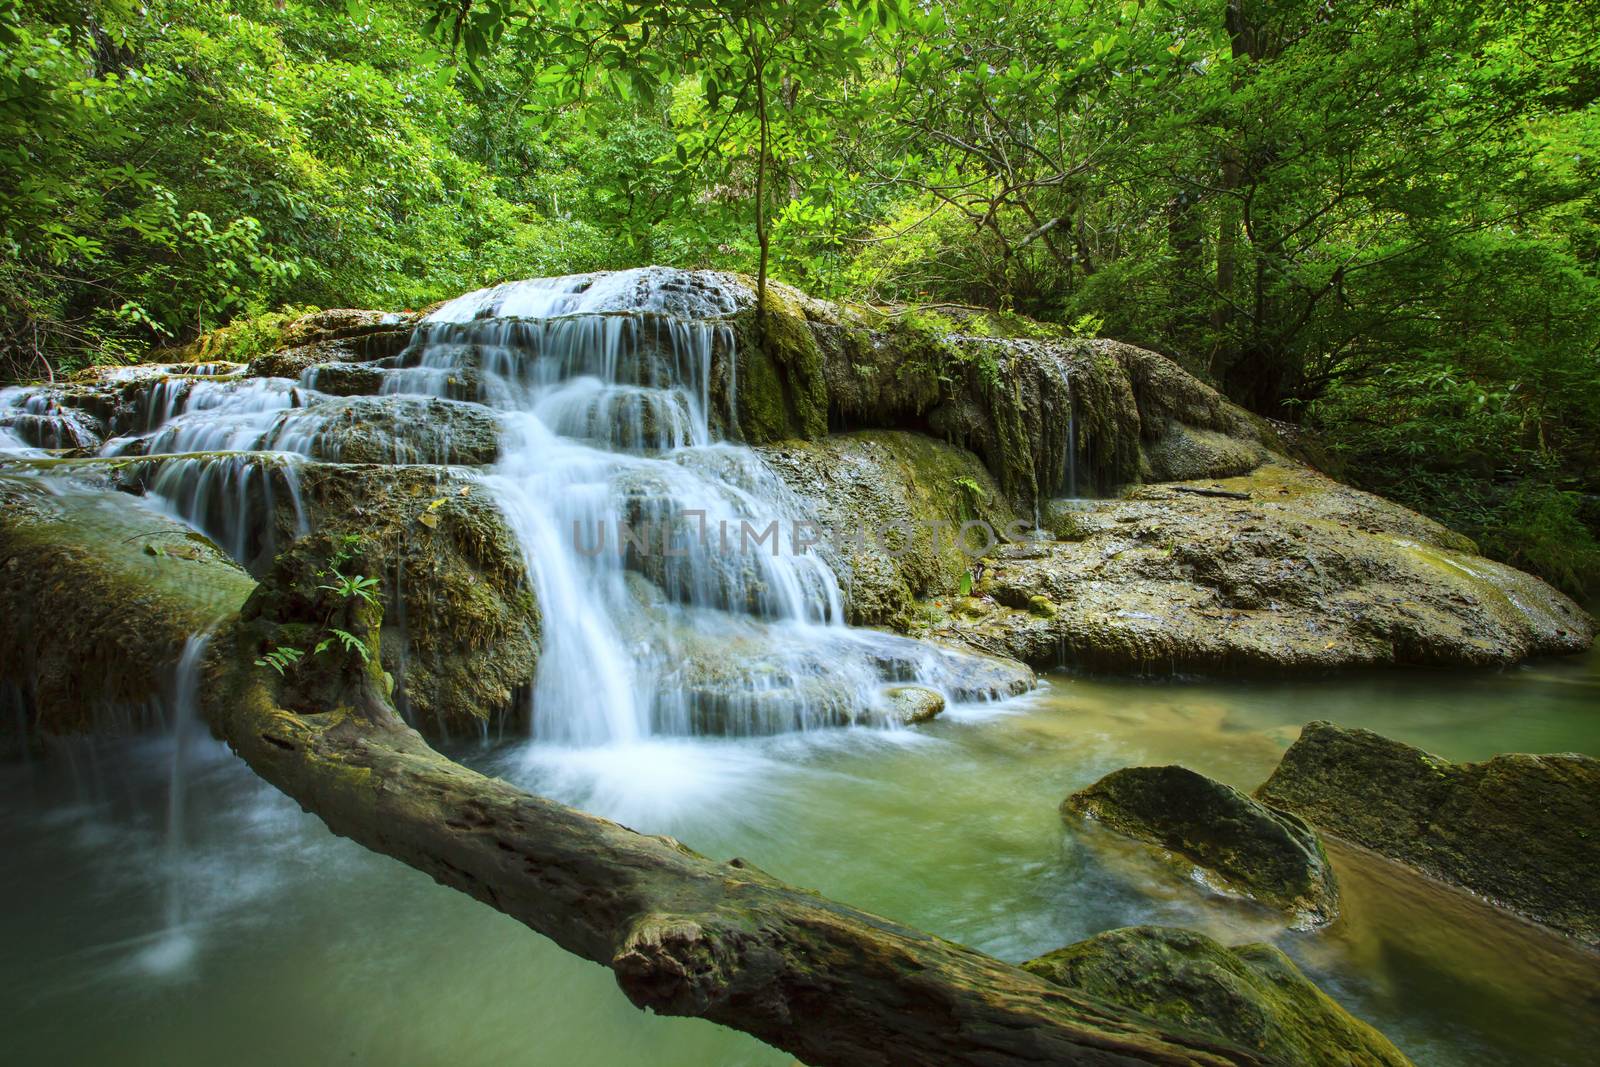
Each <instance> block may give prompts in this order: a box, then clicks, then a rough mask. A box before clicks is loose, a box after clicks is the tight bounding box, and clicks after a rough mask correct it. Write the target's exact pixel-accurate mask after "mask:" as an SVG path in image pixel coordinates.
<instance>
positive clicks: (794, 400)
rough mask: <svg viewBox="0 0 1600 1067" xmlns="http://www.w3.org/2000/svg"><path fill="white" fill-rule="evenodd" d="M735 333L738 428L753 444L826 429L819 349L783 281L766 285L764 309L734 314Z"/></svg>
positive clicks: (824, 385)
mask: <svg viewBox="0 0 1600 1067" xmlns="http://www.w3.org/2000/svg"><path fill="white" fill-rule="evenodd" d="M735 332H736V334H737V336H738V338H739V356H738V366H739V372H738V389H737V395H738V416H739V429H740V432H741V433H742V435H743V437H744V439H745V440H746V441H748V442H750V443H751V444H765V443H767V442H770V441H779V440H782V439H784V438H786V437H802V438H807V439H813V440H814V439H816V438H818V437H821V436H823V435H824V434H826V433H827V432H828V384H827V380H826V378H825V376H824V368H823V353H822V349H821V347H820V346H819V345H818V343H817V338H816V336H815V334H814V333H813V332H812V329H811V325H810V323H809V322H808V320H807V318H806V314H805V310H804V309H803V308H802V307H801V306H800V305H799V303H797V302H796V301H795V300H793V299H792V298H791V297H790V296H789V295H788V294H787V293H786V292H785V291H784V290H783V289H782V288H781V287H776V286H774V287H769V288H768V290H767V302H766V308H765V314H764V315H760V314H758V313H757V311H756V310H754V309H751V310H748V311H744V312H741V313H740V314H739V315H738V316H736V318H735Z"/></svg>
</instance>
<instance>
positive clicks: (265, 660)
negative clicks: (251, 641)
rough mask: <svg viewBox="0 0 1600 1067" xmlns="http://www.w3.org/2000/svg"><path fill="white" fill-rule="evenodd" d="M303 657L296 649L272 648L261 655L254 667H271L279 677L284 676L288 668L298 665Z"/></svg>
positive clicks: (285, 647) (302, 653)
mask: <svg viewBox="0 0 1600 1067" xmlns="http://www.w3.org/2000/svg"><path fill="white" fill-rule="evenodd" d="M319 651H320V649H319ZM304 657H305V653H304V652H302V651H300V650H299V649H298V648H291V647H289V646H284V647H282V648H274V649H272V650H270V651H268V652H266V653H265V654H263V655H262V656H261V657H260V658H258V659H257V660H256V666H257V667H271V668H272V669H273V670H275V671H277V672H278V673H279V674H280V675H286V674H287V673H288V670H289V668H291V667H294V666H296V665H297V664H299V662H300V661H301V659H303V658H304Z"/></svg>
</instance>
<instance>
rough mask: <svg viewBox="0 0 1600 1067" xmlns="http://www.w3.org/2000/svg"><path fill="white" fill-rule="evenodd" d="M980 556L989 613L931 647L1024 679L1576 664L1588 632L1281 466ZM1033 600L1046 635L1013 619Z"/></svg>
mask: <svg viewBox="0 0 1600 1067" xmlns="http://www.w3.org/2000/svg"><path fill="white" fill-rule="evenodd" d="M1046 520H1047V522H1048V523H1049V524H1050V525H1052V526H1053V527H1054V532H1055V536H1056V540H1055V541H1052V542H1049V543H1047V544H1044V545H1041V546H1038V547H1037V548H1035V549H1033V550H1032V551H1029V552H1026V553H997V555H996V557H995V558H994V559H993V560H992V563H991V566H990V567H989V569H988V573H987V575H986V577H985V580H984V582H983V583H981V584H980V586H979V587H978V589H977V590H976V591H977V592H979V593H981V594H985V595H987V596H989V597H990V598H991V599H992V602H993V603H994V605H995V607H994V609H993V610H992V611H990V612H989V613H988V614H987V615H986V616H984V617H981V618H979V619H976V620H968V621H962V620H947V621H944V622H942V623H936V624H935V626H934V630H933V632H935V633H937V634H939V635H940V636H943V637H947V638H949V639H953V640H958V641H967V642H969V643H971V644H973V645H975V646H976V647H979V648H982V649H985V650H986V651H995V652H1001V653H1004V654H1008V655H1012V656H1015V657H1017V658H1018V659H1022V660H1025V661H1027V662H1029V663H1032V664H1034V665H1036V666H1047V665H1048V666H1053V665H1056V664H1066V665H1076V666H1083V667H1088V668H1091V669H1094V670H1107V671H1136V672H1141V673H1157V674H1162V673H1171V672H1180V671H1199V672H1208V673H1239V672H1273V671H1281V670H1325V669H1332V668H1341V667H1353V666H1377V665H1385V664H1400V665H1428V666H1446V665H1468V666H1493V665H1502V664H1507V663H1512V662H1515V661H1517V660H1519V659H1523V658H1525V657H1527V656H1532V655H1538V654H1546V653H1565V652H1577V651H1581V650H1583V649H1586V648H1588V647H1589V645H1590V643H1591V642H1592V640H1593V637H1594V623H1593V620H1591V619H1590V618H1589V617H1588V615H1587V614H1585V613H1584V611H1583V610H1582V609H1581V608H1579V607H1578V606H1577V605H1576V604H1575V603H1573V602H1572V601H1571V600H1570V599H1568V598H1567V597H1565V596H1563V595H1562V594H1561V593H1559V592H1557V591H1556V590H1554V589H1552V588H1551V587H1550V586H1548V585H1546V584H1545V583H1543V582H1541V581H1540V580H1539V579H1537V578H1534V577H1532V576H1531V575H1527V574H1524V573H1522V572H1521V571H1518V570H1515V569H1513V568H1511V567H1508V566H1505V565H1504V564H1500V563H1495V562H1493V561H1491V560H1487V559H1484V558H1482V557H1480V556H1478V555H1476V554H1475V553H1474V550H1473V545H1472V543H1471V542H1470V541H1468V540H1466V539H1465V538H1463V537H1461V536H1459V535H1457V534H1454V533H1452V532H1451V531H1449V530H1447V529H1445V528H1444V527H1442V526H1440V525H1439V524H1437V523H1435V522H1432V521H1431V520H1429V519H1426V518H1423V517H1422V516H1420V515H1417V514H1416V513H1414V512H1411V511H1407V510H1406V509H1405V508H1402V507H1400V506H1399V505H1396V504H1392V503H1390V502H1388V501H1386V500H1383V499H1381V498H1379V497H1375V496H1372V495H1371V494H1369V493H1363V492H1360V491H1358V490H1355V489H1351V488H1349V487H1348V486H1344V485H1340V484H1339V483H1337V482H1335V481H1333V480H1332V479H1329V478H1326V477H1324V476H1322V475H1320V474H1317V473H1316V472H1314V471H1311V470H1310V469H1308V468H1305V467H1302V466H1300V465H1298V464H1295V463H1293V462H1292V461H1289V460H1284V459H1281V458H1280V459H1277V460H1274V461H1273V462H1271V463H1268V464H1265V465H1263V466H1261V467H1260V468H1258V469H1257V470H1256V471H1254V472H1253V473H1251V474H1250V475H1247V476H1242V477H1238V478H1229V479H1218V480H1211V481H1203V482H1184V483H1174V484H1164V485H1151V486H1144V487H1141V488H1139V489H1135V490H1131V491H1129V492H1128V493H1127V495H1125V496H1124V497H1122V498H1120V499H1114V500H1080V501H1070V502H1061V503H1059V504H1058V505H1057V506H1056V507H1054V508H1053V509H1052V510H1051V511H1049V512H1048V513H1047V515H1046ZM1035 596H1046V597H1048V598H1049V599H1050V600H1051V601H1052V602H1053V604H1054V605H1055V608H1056V613H1055V615H1054V616H1053V617H1042V616H1040V615H1038V614H1036V613H1033V612H1030V611H1029V610H1028V607H1029V604H1030V602H1031V600H1032V598H1033V597H1035Z"/></svg>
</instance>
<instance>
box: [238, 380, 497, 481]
mask: <svg viewBox="0 0 1600 1067" xmlns="http://www.w3.org/2000/svg"><path fill="white" fill-rule="evenodd" d="M265 444H266V445H267V446H268V447H271V448H276V449H282V450H284V451H289V452H300V453H304V454H306V455H310V456H314V457H316V458H318V459H324V460H329V461H331V462H335V463H385V464H408V463H436V464H461V465H463V466H487V465H488V464H491V463H493V462H494V461H495V457H496V456H497V455H498V454H499V452H500V423H499V421H498V420H497V419H496V418H495V417H494V415H493V413H492V412H490V411H489V410H488V409H486V408H484V407H482V406H480V405H477V404H468V403H464V402H461V401H456V400H439V399H434V398H423V397H411V396H361V397H347V398H343V399H339V400H322V401H318V402H316V403H312V404H309V405H307V406H306V407H302V408H294V409H291V410H289V411H285V412H284V413H283V414H281V415H280V416H279V417H278V420H277V422H276V423H275V424H274V426H273V427H272V429H271V430H270V431H269V432H268V435H267V438H266V441H265Z"/></svg>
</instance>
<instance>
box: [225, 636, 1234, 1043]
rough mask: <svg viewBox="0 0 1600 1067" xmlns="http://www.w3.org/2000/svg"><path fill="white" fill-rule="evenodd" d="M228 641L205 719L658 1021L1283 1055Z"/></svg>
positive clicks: (854, 1038)
mask: <svg viewBox="0 0 1600 1067" xmlns="http://www.w3.org/2000/svg"><path fill="white" fill-rule="evenodd" d="M228 643H229V642H219V646H218V649H217V651H218V656H217V658H216V659H215V660H214V661H213V665H212V670H213V671H214V675H213V684H211V685H209V686H207V687H206V688H207V691H208V692H209V693H211V694H213V699H211V700H210V701H208V703H207V711H208V714H209V715H210V716H211V719H212V721H213V722H214V723H215V724H216V725H217V726H218V728H219V729H220V731H221V732H222V734H223V736H224V737H225V738H226V739H227V741H228V742H229V744H230V745H231V746H232V747H233V748H234V750H235V751H236V752H238V754H239V755H240V756H241V757H243V758H244V760H245V761H246V762H247V763H249V764H250V766H251V767H252V768H254V769H255V771H256V772H257V773H258V774H260V775H261V776H262V777H263V778H265V779H267V780H268V781H269V782H271V783H272V784H273V785H275V786H277V787H278V788H279V789H281V790H283V791H284V792H285V793H287V794H288V795H289V796H291V797H293V798H294V799H295V800H297V801H299V802H300V804H301V805H302V806H303V807H304V808H305V809H306V810H307V811H310V812H312V813H314V814H316V815H317V816H318V817H319V818H321V819H322V820H323V821H324V822H325V823H327V825H328V827H329V829H331V830H332V831H333V832H334V833H336V834H339V835H341V836H344V837H348V838H350V839H352V840H354V841H356V842H358V843H360V844H362V845H365V846H367V847H368V848H371V849H373V850H374V851H377V852H382V853H384V854H386V855H390V856H393V857H395V858H396V859H399V860H401V861H403V862H405V863H407V864H410V865H411V866H413V867H415V868H417V869H418V870H420V871H423V872H425V873H427V874H429V875H431V876H432V877H433V878H434V879H435V880H436V881H438V882H440V883H441V884H443V885H447V886H450V887H452V888H454V889H459V890H461V891H462V892H464V893H467V894H468V895H470V896H472V897H474V898H476V899H478V900H480V901H483V902H484V903H486V904H488V905H490V906H491V907H493V908H496V909H497V910H499V911H502V912H505V913H506V914H507V915H510V916H512V917H513V918H515V919H517V920H518V921H520V922H522V923H523V924H525V925H526V926H528V927H529V928H531V929H533V930H535V931H537V932H539V933H541V934H544V935H545V936H546V937H549V938H550V939H551V940H553V941H555V942H556V943H557V944H558V945H560V946H561V947H562V948H564V949H566V950H567V951H569V952H572V953H574V954H576V955H579V956H582V957H583V958H585V959H588V960H593V961H594V962H596V963H600V964H604V965H605V966H608V967H610V968H611V969H612V970H613V971H614V972H615V973H616V976H617V982H618V984H619V985H620V986H621V987H622V990H623V992H624V993H626V994H627V996H628V998H629V999H630V1000H632V1001H633V1003H634V1004H636V1005H638V1006H639V1007H641V1008H649V1009H652V1010H654V1011H656V1012H658V1013H660V1014H663V1015H690V1016H698V1017H700V1018H705V1019H710V1020H713V1021H715V1022H719V1023H723V1024H725V1025H727V1026H731V1027H734V1028H736V1029H740V1030H744V1031H746V1032H748V1033H751V1034H754V1035H755V1036H757V1037H759V1038H761V1039H762V1040H764V1041H767V1042H768V1043H770V1044H773V1045H776V1046H778V1047H779V1048H783V1049H786V1050H787V1051H789V1052H792V1053H793V1054H794V1055H796V1056H797V1057H799V1058H801V1059H802V1060H804V1061H805V1062H807V1063H810V1064H816V1065H824V1064H841V1065H844V1064H849V1065H864V1064H895V1063H902V1064H903V1063H916V1064H985V1065H1002V1064H1047V1063H1048V1064H1066V1063H1071V1064H1078V1063H1082V1064H1113V1063H1147V1064H1253V1063H1261V1062H1265V1061H1264V1060H1262V1059H1261V1058H1260V1057H1258V1056H1257V1055H1255V1054H1252V1053H1249V1052H1246V1051H1244V1050H1242V1049H1237V1048H1233V1047H1230V1046H1228V1045H1226V1044H1224V1043H1222V1042H1219V1041H1217V1040H1215V1039H1211V1038H1207V1037H1203V1036H1200V1035H1198V1034H1194V1033H1190V1032H1187V1031H1184V1030H1182V1029H1179V1028H1176V1027H1169V1026H1166V1025H1164V1024H1159V1023H1155V1022H1153V1021H1150V1020H1147V1019H1145V1018H1143V1017H1142V1016H1139V1015H1136V1014H1134V1013H1132V1012H1128V1011H1126V1010H1124V1009H1121V1008H1118V1007H1115V1006H1113V1005H1110V1004H1107V1003H1105V1002H1102V1001H1098V1000H1095V999H1094V998H1091V997H1088V996H1085V995H1083V994H1080V993H1077V992H1075V991H1073V990H1070V989H1066V988H1063V987H1060V986H1052V985H1050V984H1048V983H1046V982H1044V981H1042V980H1040V979H1038V978H1035V977H1034V976H1032V975H1030V974H1028V973H1027V972H1025V971H1022V970H1020V969H1019V968H1016V967H1013V966H1010V965H1009V964H1005V963H1002V962H1001V961H999V960H997V959H994V958H992V957H989V956H986V955H984V954H982V953H979V952H975V951H973V950H971V949H968V948H965V947H963V946H961V945H957V944H955V943H953V942H950V941H946V940H944V939H942V938H939V937H935V936H933V935H931V934H928V933H924V932H922V931H919V930H914V929H911V928H909V927H905V926H902V925H900V924H898V923H894V922H891V921H889V920H886V919H882V918H879V917H877V916H874V915H870V914H867V913H865V912H861V911H857V910H855V909H854V908H851V907H849V906H847V905H844V904H839V903H836V902H834V901H831V900H828V899H827V898H825V897H822V896H819V895H817V894H815V893H812V892H808V891H806V890H804V889H798V888H795V887H793V886H789V885H786V884H784V883H782V882H780V881H778V880H777V879H775V878H772V877H771V876H769V875H767V874H765V873H763V872H762V871H760V870H759V869H757V868H755V867H753V866H751V865H750V864H748V863H746V862H745V861H743V860H740V859H733V860H730V861H728V862H726V863H720V862H716V861H714V860H711V859H708V858H707V857H704V856H701V855H699V854H698V853H695V852H693V851H692V850H690V849H688V848H686V847H685V846H683V845H681V844H679V843H678V842H676V841H674V840H672V839H671V838H666V837H652V836H647V835H644V834H639V833H636V832H634V831H632V830H629V829H627V828H626V827H623V826H619V825H617V824H616V823H612V822H609V821H607V820H605V819H601V818H597V817H595V816H592V815H586V814H584V813H583V812H580V811H577V810H575V809H572V808H569V807H566V806H565V805H562V804H558V803H556V802H554V801H551V800H548V799H546V798H543V797H538V796H533V795H531V794H528V793H525V792H523V791H522V790H519V789H517V788H515V787H514V786H511V785H509V784H507V783H505V782H503V781H500V780H498V779H494V778H488V777H485V776H484V775H482V774H479V773H477V772H475V771H472V770H470V769H468V768H466V767H463V766H461V765H460V764H457V763H455V762H453V761H451V760H449V759H447V758H446V757H444V756H441V755H440V754H439V753H437V752H435V751H434V750H433V749H432V748H431V747H429V746H428V744H427V743H426V742H425V741H424V740H423V739H422V737H421V736H420V735H419V734H417V733H416V732H415V731H414V730H412V729H411V728H410V727H408V726H406V725H405V724H404V723H403V722H401V721H400V719H399V717H398V716H397V715H396V714H395V713H394V712H393V710H392V709H390V708H389V707H388V706H387V703H386V702H385V701H383V700H382V699H381V698H380V697H379V696H378V693H377V691H376V686H377V684H378V682H377V680H375V679H369V680H368V683H367V685H366V687H365V693H364V696H363V697H362V698H360V699H358V700H357V701H355V702H354V704H355V706H347V707H340V708H338V709H336V710H333V711H327V712H321V713H314V714H305V713H295V712H293V711H289V710H287V709H284V708H281V707H279V706H277V703H276V702H275V700H274V699H273V695H272V693H271V692H270V689H269V687H268V686H267V685H266V684H264V683H265V681H266V679H264V678H263V677H262V672H261V670H260V669H259V668H255V667H253V665H252V659H253V655H254V654H253V651H252V650H251V649H249V648H245V649H242V650H241V649H239V648H237V647H235V648H233V649H231V650H230V649H228V648H227V647H226V646H227V644H228Z"/></svg>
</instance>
